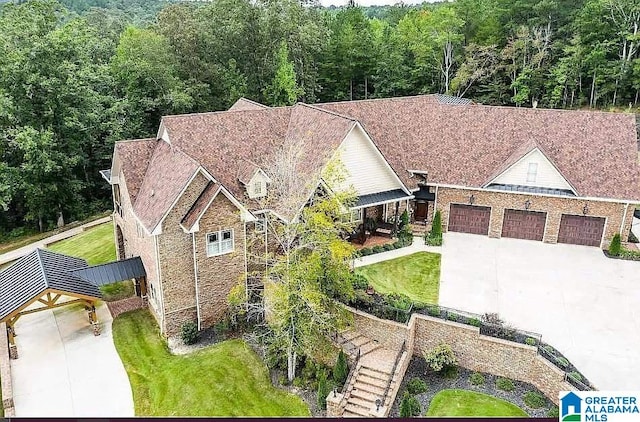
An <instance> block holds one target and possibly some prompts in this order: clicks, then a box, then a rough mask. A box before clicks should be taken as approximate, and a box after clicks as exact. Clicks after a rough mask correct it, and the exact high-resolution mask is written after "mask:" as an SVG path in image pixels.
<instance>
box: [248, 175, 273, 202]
mask: <svg viewBox="0 0 640 422" xmlns="http://www.w3.org/2000/svg"><path fill="white" fill-rule="evenodd" d="M268 181H269V180H268V179H267V177H266V175H265V174H264V172H262V170H259V171H256V173H255V174H254V175H253V177H252V178H251V180H250V181H249V183H248V184H247V195H249V198H251V199H254V198H262V197H263V196H266V195H267V182H268Z"/></svg>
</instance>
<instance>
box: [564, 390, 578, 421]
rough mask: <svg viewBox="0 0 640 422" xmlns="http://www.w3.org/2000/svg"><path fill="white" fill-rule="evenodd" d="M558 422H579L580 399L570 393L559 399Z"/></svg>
mask: <svg viewBox="0 0 640 422" xmlns="http://www.w3.org/2000/svg"><path fill="white" fill-rule="evenodd" d="M560 403H561V408H560V420H561V421H562V422H574V421H578V422H579V421H581V420H582V419H581V417H582V411H581V409H580V408H581V406H582V398H580V397H578V396H577V395H576V394H575V393H573V392H571V393H568V394H566V395H565V396H564V397H562V398H561V399H560Z"/></svg>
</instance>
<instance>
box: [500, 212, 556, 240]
mask: <svg viewBox="0 0 640 422" xmlns="http://www.w3.org/2000/svg"><path fill="white" fill-rule="evenodd" d="M546 220H547V213H546V212H537V211H523V210H504V221H503V222H502V237H513V238H516V239H529V240H542V238H543V237H544V225H545V222H546Z"/></svg>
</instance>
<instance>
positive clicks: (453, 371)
mask: <svg viewBox="0 0 640 422" xmlns="http://www.w3.org/2000/svg"><path fill="white" fill-rule="evenodd" d="M442 376H443V377H444V378H446V379H448V380H454V379H456V378H458V367H457V366H447V367H446V368H444V369H443V370H442Z"/></svg>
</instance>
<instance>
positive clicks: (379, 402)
mask: <svg viewBox="0 0 640 422" xmlns="http://www.w3.org/2000/svg"><path fill="white" fill-rule="evenodd" d="M381 405H382V400H380V399H376V412H377V411H379V410H380V406H381Z"/></svg>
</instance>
